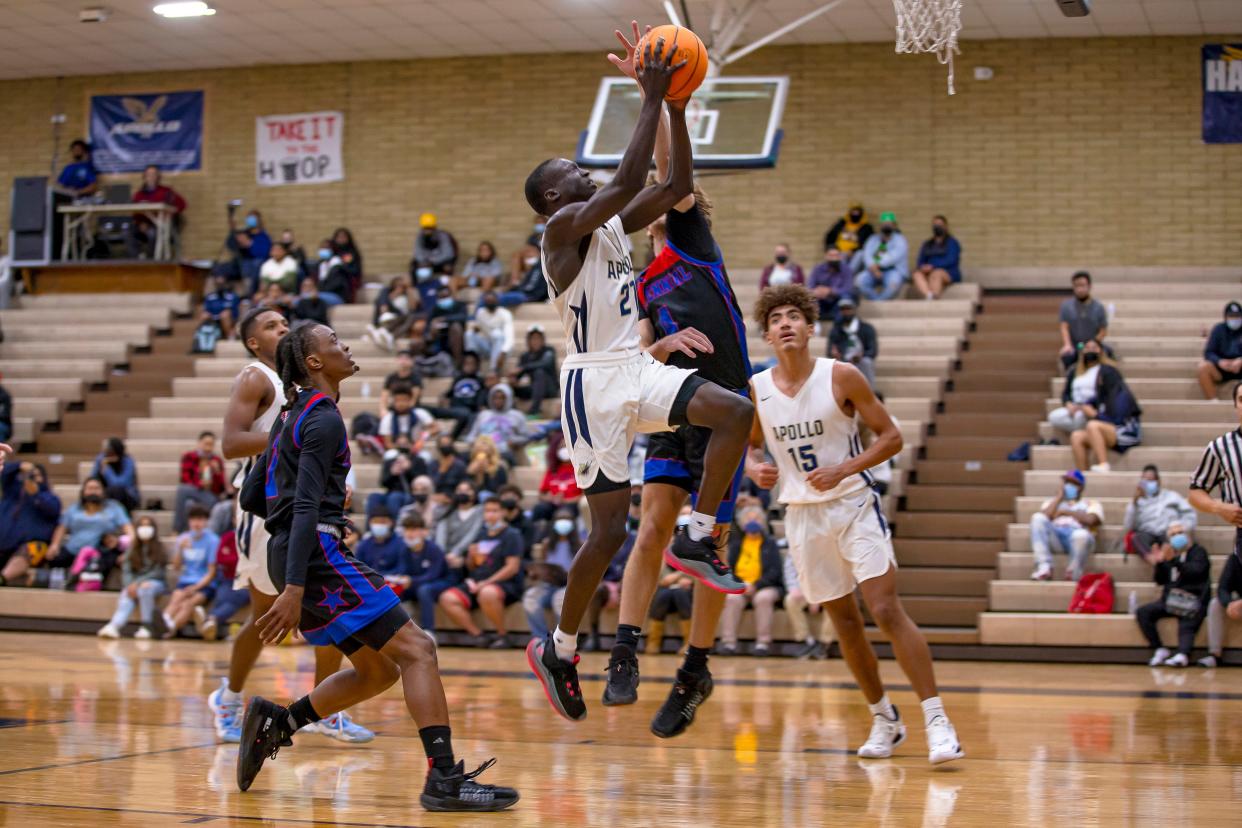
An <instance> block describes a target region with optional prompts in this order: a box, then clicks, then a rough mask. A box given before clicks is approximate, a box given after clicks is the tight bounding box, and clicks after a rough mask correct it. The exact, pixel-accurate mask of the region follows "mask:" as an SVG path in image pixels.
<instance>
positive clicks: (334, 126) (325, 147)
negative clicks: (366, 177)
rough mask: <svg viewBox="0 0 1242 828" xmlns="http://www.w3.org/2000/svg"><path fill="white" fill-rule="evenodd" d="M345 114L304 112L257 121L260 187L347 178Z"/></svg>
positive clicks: (320, 182) (268, 117) (256, 147)
mask: <svg viewBox="0 0 1242 828" xmlns="http://www.w3.org/2000/svg"><path fill="white" fill-rule="evenodd" d="M344 133H345V115H344V114H342V113H340V112H303V113H300V114H297V115H268V116H266V117H262V118H257V119H256V120H255V153H254V154H255V168H254V170H255V178H256V180H257V181H258V183H259V186H260V187H279V186H282V185H285V184H326V183H328V182H329V181H341V180H343V179H344V178H345V165H344V163H343V162H342V160H341V144H342V139H343V137H344Z"/></svg>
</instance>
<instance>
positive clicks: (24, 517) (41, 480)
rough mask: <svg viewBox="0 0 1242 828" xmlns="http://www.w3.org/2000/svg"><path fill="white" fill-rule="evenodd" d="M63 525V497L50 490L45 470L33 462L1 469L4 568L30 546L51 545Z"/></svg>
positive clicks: (0, 552) (0, 522)
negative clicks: (61, 517)
mask: <svg viewBox="0 0 1242 828" xmlns="http://www.w3.org/2000/svg"><path fill="white" fill-rule="evenodd" d="M59 522H60V498H59V497H57V496H56V493H55V492H53V491H52V490H51V489H50V488H49V487H48V485H47V473H46V472H45V471H44V470H43V467H42V466H39V465H36V464H34V463H31V462H30V461H29V460H24V461H22V462H20V463H18V462H11V463H6V464H5V465H4V466H3V468H2V469H0V569H3V568H4V567H5V565H6V564H7V563H8V562H9V558H11V557H13V555H14V554H15V553H16V552H17V551H18V550H20V549H22V548H23V547H25V546H26V545H27V544H31V543H38V544H50V543H51V541H52V534H53V533H54V532H55V531H56V526H57V524H58V523H59ZM3 585H4V578H3V576H0V586H3Z"/></svg>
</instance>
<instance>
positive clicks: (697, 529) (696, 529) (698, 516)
mask: <svg viewBox="0 0 1242 828" xmlns="http://www.w3.org/2000/svg"><path fill="white" fill-rule="evenodd" d="M715 531H716V516H715V515H705V514H703V513H702V512H691V513H690V525H689V526H687V527H686V532H688V533H689V535H690V540H703V538H710V537H711V536H712V532H715Z"/></svg>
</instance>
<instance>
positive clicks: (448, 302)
mask: <svg viewBox="0 0 1242 828" xmlns="http://www.w3.org/2000/svg"><path fill="white" fill-rule="evenodd" d="M469 318H470V311H469V309H468V308H467V307H466V303H465V302H462V301H460V300H459V299H457V298H456V297H455V296H453V291H452V290H451V289H450V288H449V287H448V285H441V286H440V289H439V290H437V291H436V303H435V306H434V307H433V308H432V309H431V313H430V315H429V316H428V317H427V332H426V334H425V335H424V338H423V350H424V353H426V352H430V353H431V354H436V353H448V354H449V355H450V356H451V357H452V360H453V364H454V365H457V364H459V363H460V362H461V355H462V351H464V350H465V342H466V322H467V321H468V320H469Z"/></svg>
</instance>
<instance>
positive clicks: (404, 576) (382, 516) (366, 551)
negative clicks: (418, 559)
mask: <svg viewBox="0 0 1242 828" xmlns="http://www.w3.org/2000/svg"><path fill="white" fill-rule="evenodd" d="M395 514H397V513H396V512H390V511H388V509H387V508H386V507H384V506H382V505H381V506H378V507H376V509H375V511H374V512H372V513H371V516H370V518H368V519H367V533H366V534H365V535H363V536H362V540H360V541H358V545H357V546H356V547H354V556H355V557H356V558H357V559H358V560H360V561H362V562H363V563H364V564H366V565H367V566H369V567H371V568H372V569H374V570H375V571H376V573H378V574H380V575H382V576H384V580H386V581H388V583H389V585H391V586H392V588H393V589H394V590H395V591H396V593H397V595H398V596H400V595H402V593H403V592H404V590H405V588H406V587H408V586H409V585H410V569H411V563H412V562H411V560H410V550H409V547H407V546H406V545H405V535H404V534H401V533H398V532H397V531H395V530H396V524H395V522H394V521H393V515H395Z"/></svg>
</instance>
